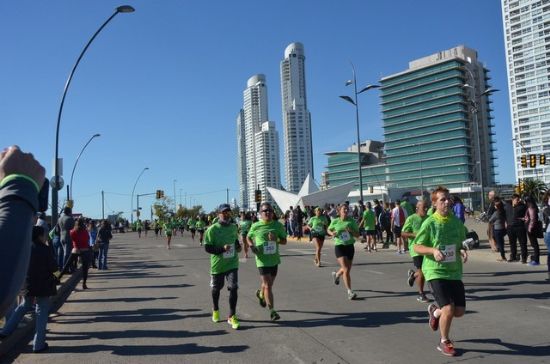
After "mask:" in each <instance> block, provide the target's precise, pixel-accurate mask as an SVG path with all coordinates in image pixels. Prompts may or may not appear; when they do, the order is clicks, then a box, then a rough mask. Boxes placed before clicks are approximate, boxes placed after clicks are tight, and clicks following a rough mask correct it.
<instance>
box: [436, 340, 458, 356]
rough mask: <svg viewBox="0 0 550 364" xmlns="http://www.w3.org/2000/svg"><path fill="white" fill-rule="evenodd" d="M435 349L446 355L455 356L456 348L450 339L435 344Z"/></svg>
mask: <svg viewBox="0 0 550 364" xmlns="http://www.w3.org/2000/svg"><path fill="white" fill-rule="evenodd" d="M437 350H439V351H441V354H443V355H446V356H455V355H456V350H455V347H454V345H453V342H452V341H451V340H445V341H443V342H440V343H439V345H438V346H437Z"/></svg>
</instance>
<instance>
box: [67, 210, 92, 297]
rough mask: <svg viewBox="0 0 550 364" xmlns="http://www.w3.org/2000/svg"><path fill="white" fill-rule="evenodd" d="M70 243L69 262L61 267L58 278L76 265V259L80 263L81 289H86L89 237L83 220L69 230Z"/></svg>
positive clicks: (88, 264)
mask: <svg viewBox="0 0 550 364" xmlns="http://www.w3.org/2000/svg"><path fill="white" fill-rule="evenodd" d="M71 241H72V245H73V248H72V249H71V255H70V257H69V260H68V261H67V263H66V264H65V267H63V271H62V272H61V274H60V276H59V278H60V279H61V277H62V276H63V275H64V274H65V273H67V272H68V271H69V267H70V266H72V265H73V264H74V265H76V262H77V260H78V257H80V260H81V262H82V289H88V286H87V285H86V281H87V280H88V269H90V260H91V259H90V235H89V234H88V231H87V230H86V225H85V223H84V220H83V219H78V220H77V221H76V226H75V228H74V229H73V230H71Z"/></svg>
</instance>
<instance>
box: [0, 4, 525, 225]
mask: <svg viewBox="0 0 550 364" xmlns="http://www.w3.org/2000/svg"><path fill="white" fill-rule="evenodd" d="M122 4H124V3H121V2H113V1H109V0H103V1H80V0H78V1H77V0H63V1H61V0H59V1H47V2H46V1H29V0H21V1H3V2H1V3H0V46H1V54H2V56H1V57H0V123H1V125H2V128H1V130H2V132H1V133H0V145H1V146H8V145H11V144H18V145H19V146H20V147H21V148H22V149H24V150H26V151H32V152H33V153H34V155H35V157H36V158H37V159H38V160H39V161H40V162H41V163H42V164H43V165H44V166H45V167H46V169H47V171H48V172H47V174H48V176H52V175H53V171H52V166H53V157H54V147H55V124H56V118H57V110H58V108H59V102H60V99H61V94H62V91H63V86H64V83H65V81H66V79H67V77H68V75H69V72H70V70H71V68H72V66H73V64H74V62H75V61H76V58H77V56H78V54H79V53H80V51H81V50H82V48H83V46H84V45H85V43H86V42H87V40H88V39H89V38H90V36H91V35H92V34H93V33H94V32H95V30H96V29H97V28H98V27H99V25H100V24H101V23H103V21H105V20H106V19H107V17H109V16H110V15H111V14H112V11H113V9H114V8H115V7H116V6H118V5H122ZM128 4H130V5H132V6H134V7H135V8H136V12H135V13H133V14H119V15H117V17H115V19H113V21H112V22H111V23H110V24H109V25H108V26H107V28H105V29H104V31H103V32H102V33H101V34H100V35H99V37H98V38H97V39H96V40H95V41H94V43H93V44H92V46H91V47H90V49H89V50H88V52H87V54H86V55H85V57H84V59H83V60H82V62H81V64H80V66H79V68H78V70H77V72H76V75H75V77H74V79H73V83H72V85H71V88H70V90H69V94H68V96H67V99H66V104H65V109H64V113H63V118H62V122H61V131H60V156H61V157H63V158H64V177H65V180H68V179H69V177H70V172H71V169H72V167H73V164H74V162H75V160H76V156H77V155H78V153H79V151H80V149H81V148H82V147H83V146H84V144H85V143H86V141H87V140H88V139H89V138H90V137H91V136H92V135H93V134H95V133H100V134H101V135H102V136H101V137H100V138H96V139H94V141H93V142H92V143H91V144H90V145H89V147H88V148H87V150H86V151H85V153H84V154H83V156H82V158H81V159H80V162H79V165H78V167H77V170H76V172H75V177H74V182H73V184H74V186H73V187H74V191H73V192H74V193H73V197H74V199H75V208H74V210H75V211H76V212H83V213H85V214H86V215H88V216H91V217H101V190H104V191H105V200H106V206H105V210H106V214H108V213H111V212H112V211H125V212H127V213H126V216H127V217H128V216H129V214H128V212H129V210H130V194H131V191H132V186H133V185H134V182H135V180H136V178H137V176H138V174H139V173H140V172H141V170H142V169H143V168H144V167H149V168H150V170H148V171H146V172H145V173H144V174H143V176H142V178H141V179H140V181H139V183H138V185H137V187H136V193H140V194H143V193H149V192H154V191H155V190H156V189H164V190H165V193H166V194H167V195H170V196H173V190H174V188H173V186H174V184H173V181H174V180H176V181H177V182H176V195H177V200H178V202H180V192H181V196H182V197H181V202H184V197H185V196H186V195H187V200H186V202H187V204H189V202H190V201H191V203H199V204H202V205H203V206H204V207H205V208H206V209H207V210H210V209H212V208H214V206H216V205H217V204H219V203H220V202H224V201H225V198H226V190H225V189H226V188H229V189H230V193H229V195H230V198H233V197H237V196H238V179H237V172H236V170H237V160H236V151H237V146H236V126H235V119H236V116H237V113H238V111H239V109H240V108H241V106H242V92H243V90H244V88H245V86H246V81H247V79H248V78H249V77H250V76H252V75H254V74H256V73H264V74H265V75H266V77H267V86H268V93H269V116H270V119H271V120H273V121H275V122H276V126H277V129H278V130H279V132H280V139H281V151H282V150H283V145H282V121H281V97H280V80H279V62H280V60H281V59H282V57H283V52H284V49H285V47H286V46H287V45H288V44H289V43H292V42H295V41H300V42H302V43H303V44H304V46H305V52H306V78H307V96H308V103H309V105H308V106H309V109H310V111H311V114H312V128H313V148H314V164H315V178H316V179H317V180H319V176H320V173H321V172H322V171H323V170H324V169H325V165H326V163H327V159H326V157H325V155H324V153H325V152H328V151H334V150H343V149H345V148H347V147H348V146H349V145H350V144H352V143H353V141H354V140H355V123H354V110H353V108H352V107H350V106H351V105H349V104H347V103H345V102H343V101H342V100H340V99H339V98H338V95H342V94H345V93H346V92H349V90H348V89H346V88H345V87H344V82H345V80H347V79H349V78H350V77H351V69H350V66H349V61H350V60H351V61H353V63H354V64H355V67H356V69H357V73H358V84H359V85H361V84H364V85H366V84H368V83H373V82H376V81H377V80H379V79H380V78H381V77H382V76H385V75H389V74H393V73H397V72H400V71H403V70H405V69H406V68H407V67H408V62H409V61H410V60H413V59H416V58H420V57H423V56H426V55H429V54H432V53H435V52H437V51H440V50H444V49H448V48H451V47H454V46H456V45H459V44H464V45H466V46H468V47H471V48H474V49H476V50H478V54H479V59H480V60H481V61H483V62H484V63H485V64H486V66H487V67H488V68H489V69H490V70H491V76H492V80H491V82H492V85H493V87H495V88H498V89H500V90H501V92H497V93H496V94H494V96H493V101H494V103H493V107H494V110H495V111H494V113H493V115H494V117H495V123H496V133H497V135H496V138H497V141H498V143H497V147H498V151H497V156H498V160H497V163H498V164H499V167H498V171H499V176H498V180H499V181H500V182H501V183H513V181H514V170H513V168H514V167H513V155H512V141H511V138H512V136H511V130H510V111H509V102H508V92H507V88H508V85H507V82H506V65H505V59H504V55H505V51H504V42H503V35H502V32H503V31H502V20H501V8H500V1H498V0H482V1H480V0H462V1H448V0H417V1H412V0H411V1H409V0H394V1H390V0H388V1H374V0H369V1H366V0H363V1H361V0H354V1H332V0H319V1H306V0H293V1H290V0H281V1H248V0H247V1H221V0H220V1H175V0H172V1H170V0H163V1H145V0H142V1H129V2H128ZM379 102H380V100H379V95H378V94H377V92H376V91H370V92H369V93H366V94H362V95H361V100H360V107H361V109H360V112H361V115H360V117H361V139H362V140H364V139H367V138H370V139H379V140H380V139H382V122H381V113H380V105H379ZM281 163H283V161H281ZM281 166H283V164H282V165H281ZM65 194H66V192H65V191H62V192H61V196H62V197H63V196H65ZM141 201H142V204H143V205H144V206H145V209H148V206H150V204H151V203H152V202H153V199H152V198H149V197H144V198H142V200H141ZM146 216H148V214H146Z"/></svg>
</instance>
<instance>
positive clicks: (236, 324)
mask: <svg viewBox="0 0 550 364" xmlns="http://www.w3.org/2000/svg"><path fill="white" fill-rule="evenodd" d="M227 323H228V324H229V325H231V328H232V329H233V330H237V329H238V328H239V327H240V326H241V324H240V323H239V319H238V318H237V315H233V316H229V317H228V318H227Z"/></svg>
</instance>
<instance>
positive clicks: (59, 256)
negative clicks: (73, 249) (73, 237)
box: [52, 237, 65, 270]
mask: <svg viewBox="0 0 550 364" xmlns="http://www.w3.org/2000/svg"><path fill="white" fill-rule="evenodd" d="M52 245H53V252H54V258H55V262H56V263H57V268H58V269H59V270H61V269H63V263H64V257H65V249H63V244H61V240H59V237H55V238H54V239H53V241H52Z"/></svg>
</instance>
